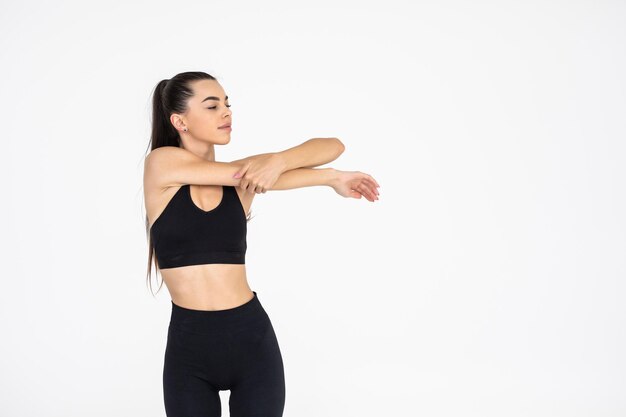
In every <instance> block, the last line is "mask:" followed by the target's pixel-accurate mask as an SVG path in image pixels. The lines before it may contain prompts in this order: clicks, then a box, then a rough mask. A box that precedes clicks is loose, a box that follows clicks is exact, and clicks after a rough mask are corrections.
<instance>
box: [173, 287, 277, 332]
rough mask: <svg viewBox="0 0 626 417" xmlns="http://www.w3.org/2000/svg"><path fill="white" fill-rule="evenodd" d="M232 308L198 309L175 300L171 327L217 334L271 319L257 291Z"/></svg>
mask: <svg viewBox="0 0 626 417" xmlns="http://www.w3.org/2000/svg"><path fill="white" fill-rule="evenodd" d="M250 293H251V294H252V295H251V296H250V297H247V299H246V300H245V301H244V302H242V303H240V304H238V305H236V306H234V307H231V308H226V309H220V310H196V309H191V308H186V307H183V306H180V305H178V304H176V303H175V302H174V301H173V300H172V302H171V305H172V313H171V319H170V324H169V327H170V329H176V330H179V331H184V332H188V333H196V334H205V335H216V332H219V331H227V332H229V333H234V332H236V331H237V330H238V329H240V328H241V329H242V330H243V328H244V327H249V326H258V325H260V324H263V323H267V322H268V321H269V317H268V316H267V313H266V312H265V309H264V308H263V306H262V305H261V302H260V301H259V298H258V296H257V293H256V291H251V292H250Z"/></svg>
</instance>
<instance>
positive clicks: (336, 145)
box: [275, 138, 346, 172]
mask: <svg viewBox="0 0 626 417" xmlns="http://www.w3.org/2000/svg"><path fill="white" fill-rule="evenodd" d="M345 149H346V147H345V146H344V144H343V143H342V142H341V141H340V140H339V139H337V138H314V139H309V140H307V141H306V142H304V143H301V144H300V145H297V146H294V147H292V148H289V149H286V150H284V151H280V152H275V154H276V155H277V156H278V157H279V158H280V159H281V160H282V161H283V163H284V166H285V168H284V170H283V172H284V171H289V170H292V169H296V168H312V167H316V166H319V165H324V164H327V163H329V162H332V161H334V160H335V159H337V158H339V156H340V155H341V154H342V153H343V151H344V150H345Z"/></svg>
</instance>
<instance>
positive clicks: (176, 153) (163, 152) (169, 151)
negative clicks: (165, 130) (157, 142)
mask: <svg viewBox="0 0 626 417" xmlns="http://www.w3.org/2000/svg"><path fill="white" fill-rule="evenodd" d="M187 154H191V152H189V151H187V150H186V149H183V148H179V147H178V146H161V147H159V148H156V149H153V150H151V151H150V153H149V154H148V155H146V159H145V163H146V164H151V165H152V164H155V163H158V162H162V161H164V160H168V159H170V158H181V157H185V155H187ZM191 155H193V154H191Z"/></svg>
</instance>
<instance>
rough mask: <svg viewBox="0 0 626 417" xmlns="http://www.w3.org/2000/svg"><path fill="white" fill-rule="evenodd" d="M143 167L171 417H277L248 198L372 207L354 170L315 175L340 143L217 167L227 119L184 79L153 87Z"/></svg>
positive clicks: (205, 85)
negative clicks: (315, 190)
mask: <svg viewBox="0 0 626 417" xmlns="http://www.w3.org/2000/svg"><path fill="white" fill-rule="evenodd" d="M153 106H154V108H153V120H152V123H153V127H152V137H151V144H150V149H151V151H150V153H149V154H148V155H147V156H146V159H145V163H144V198H145V204H146V212H147V216H146V232H147V235H148V241H149V258H148V281H149V282H150V270H151V265H152V262H153V259H155V261H154V263H155V266H156V268H157V269H158V270H159V271H160V273H161V276H162V278H163V282H165V284H166V286H167V289H168V291H169V293H170V295H171V299H172V301H171V305H172V312H171V319H170V323H169V328H168V335H167V344H166V349H165V360H164V366H163V394H164V404H165V410H166V414H167V416H168V417H219V416H221V403H220V397H219V391H221V390H230V392H231V393H230V399H229V408H230V415H231V417H280V416H282V414H283V409H284V405H285V377H284V369H283V361H282V356H281V352H280V348H279V345H278V340H277V338H276V334H275V333H274V328H273V327H272V323H271V321H270V318H269V317H268V315H267V313H266V312H265V310H264V308H263V306H262V305H261V302H260V300H259V297H258V295H257V293H256V291H253V290H251V289H250V286H249V285H248V282H247V276H246V266H245V254H246V248H247V246H246V232H247V222H248V221H249V220H250V215H249V212H250V207H251V205H252V200H253V199H254V196H255V195H256V194H260V193H265V192H267V191H268V190H287V189H293V188H299V187H307V186H313V185H328V186H330V187H332V188H333V189H334V190H335V191H336V192H337V193H338V194H339V195H341V196H343V197H353V198H361V197H362V196H364V197H365V198H366V199H367V200H369V201H371V202H373V201H375V200H377V199H378V194H379V193H378V190H377V187H379V186H378V183H377V182H376V181H375V180H374V179H373V178H372V177H371V176H370V175H367V174H364V173H362V172H358V171H355V172H345V171H339V170H336V169H333V168H324V169H313V168H312V167H315V166H318V165H322V164H325V163H328V162H330V161H333V160H335V159H336V158H337V157H338V156H339V155H341V153H342V152H343V151H344V146H343V144H342V143H341V141H339V139H336V138H321V139H311V140H309V141H306V142H304V143H303V144H301V145H299V146H296V147H293V148H290V149H287V150H285V151H282V152H275V153H265V154H260V155H254V156H250V157H247V158H244V159H239V160H236V161H231V162H217V161H216V160H215V147H214V146H215V145H226V144H228V143H229V142H230V132H231V129H232V123H233V120H232V111H231V110H230V104H229V101H228V96H227V95H226V94H225V92H224V89H223V88H222V87H221V85H220V84H219V83H218V82H217V80H216V79H215V78H214V77H213V76H211V75H209V74H206V73H204V72H184V73H181V74H178V75H176V76H175V77H173V78H172V79H170V80H163V81H161V82H159V83H158V85H157V87H156V89H155V92H154V98H153Z"/></svg>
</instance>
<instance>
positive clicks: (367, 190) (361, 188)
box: [356, 181, 378, 202]
mask: <svg viewBox="0 0 626 417" xmlns="http://www.w3.org/2000/svg"><path fill="white" fill-rule="evenodd" d="M356 190H357V191H358V192H360V193H361V194H363V196H364V197H365V198H367V200H368V201H371V202H374V201H375V200H378V197H377V196H376V194H375V193H374V191H373V190H374V188H373V187H371V186H369V185H367V183H366V182H365V181H362V182H361V183H360V184H359V185H357V186H356Z"/></svg>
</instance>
